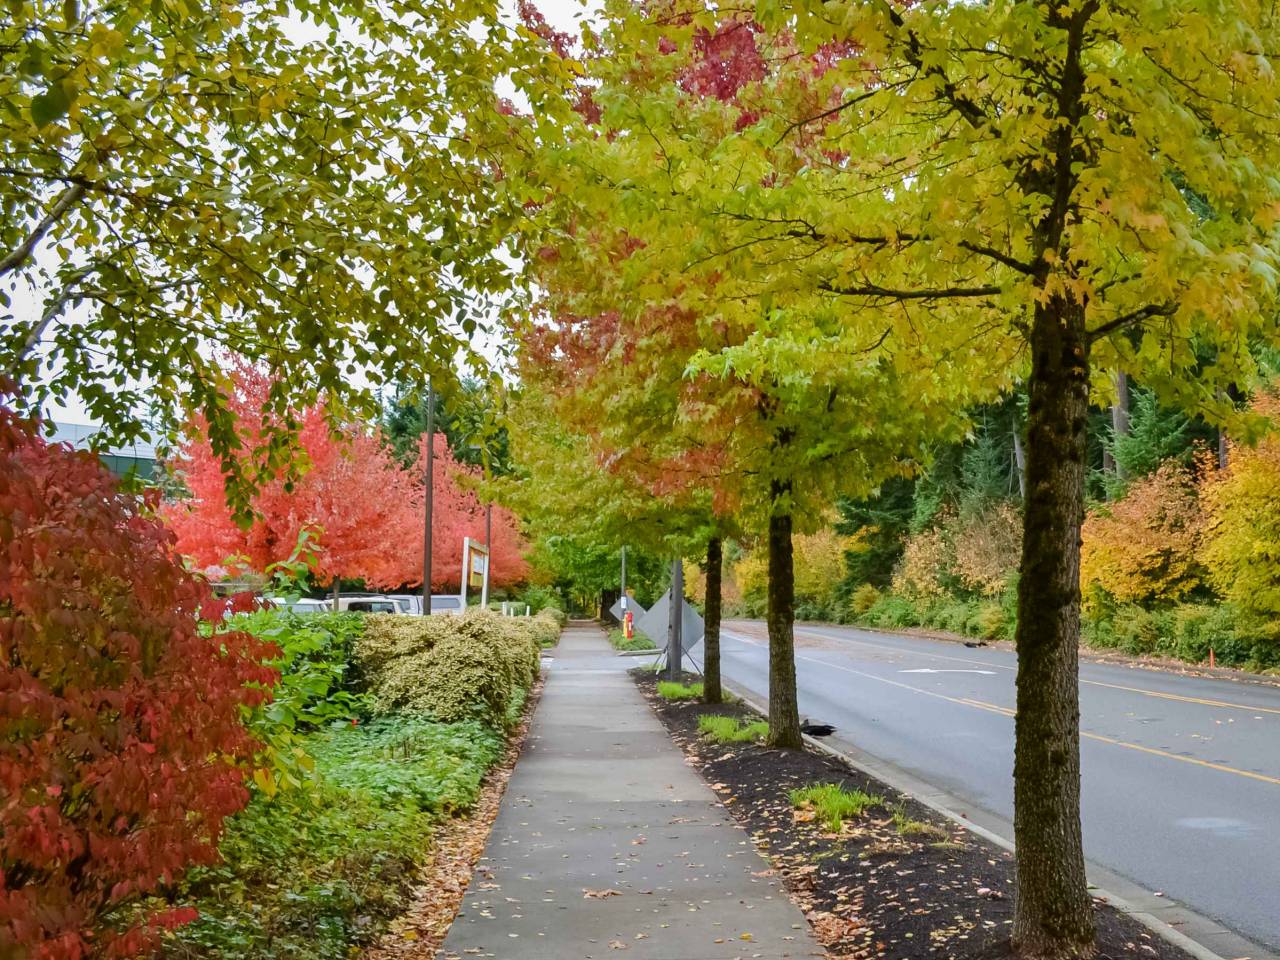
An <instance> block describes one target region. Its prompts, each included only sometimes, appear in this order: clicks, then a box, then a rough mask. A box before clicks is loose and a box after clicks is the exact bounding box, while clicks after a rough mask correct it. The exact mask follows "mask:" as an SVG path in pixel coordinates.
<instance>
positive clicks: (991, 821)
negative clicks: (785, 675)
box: [721, 680, 1280, 960]
mask: <svg viewBox="0 0 1280 960" xmlns="http://www.w3.org/2000/svg"><path fill="white" fill-rule="evenodd" d="M721 683H722V684H723V686H724V688H725V689H726V690H728V691H729V692H731V693H732V694H733V695H734V696H736V697H738V698H739V699H740V700H741V701H742V702H743V703H744V704H746V705H747V706H748V707H750V708H751V709H753V710H755V711H756V712H757V713H759V714H761V715H762V716H768V715H769V707H768V705H767V704H762V703H760V701H759V700H757V699H756V697H755V695H754V694H751V693H748V692H747V691H746V690H744V689H743V688H742V687H739V686H737V685H736V684H732V683H725V682H724V681H723V680H722V681H721ZM804 741H805V743H806V744H807V745H808V746H810V747H812V748H813V749H814V750H816V751H818V752H820V753H825V754H827V755H828V756H831V757H834V758H836V759H838V760H841V761H843V762H844V763H847V764H848V765H849V766H851V767H853V769H855V770H858V771H859V772H861V773H864V774H866V775H867V776H869V777H874V778H875V779H877V780H879V781H880V782H881V783H883V784H885V785H886V786H888V787H892V788H893V789H894V790H897V791H898V792H899V793H903V794H906V795H907V796H909V797H911V798H913V799H914V800H916V801H918V802H920V803H922V804H924V805H925V806H926V807H928V808H929V809H930V810H933V811H934V812H935V813H938V814H941V815H942V816H944V817H946V818H947V819H948V820H951V821H952V822H953V823H956V824H958V825H959V826H961V827H964V829H966V830H968V831H969V832H970V833H973V834H976V835H977V836H979V837H981V838H982V839H984V840H987V841H988V842H990V843H993V844H995V845H996V846H998V847H1000V848H1002V849H1004V850H1008V851H1011V852H1012V850H1013V839H1012V837H1013V825H1012V824H1010V823H1009V822H1008V821H1006V820H1003V819H1002V818H1000V817H997V816H994V815H991V814H987V813H985V812H982V811H976V810H971V811H970V812H962V811H963V810H965V809H967V808H970V807H971V806H972V805H971V804H967V803H965V802H964V801H963V800H961V799H959V798H958V797H955V796H952V795H951V794H949V793H946V792H945V791H942V790H938V789H937V788H936V787H933V786H931V785H929V784H928V783H926V782H925V781H923V780H921V779H919V778H918V777H916V776H914V775H913V774H911V773H908V772H907V771H905V770H902V769H900V768H898V767H896V766H894V765H893V764H891V763H887V762H885V761H883V760H879V759H877V758H874V757H871V756H868V755H866V754H863V753H861V752H860V751H859V752H858V754H857V755H854V754H853V753H850V752H846V751H845V750H841V749H837V748H836V747H833V746H831V745H829V744H826V743H823V742H822V741H820V740H818V739H816V738H815V737H810V736H805V738H804ZM849 749H850V750H855V751H856V749H857V748H856V747H853V745H852V744H850V745H849ZM979 821H980V822H979ZM1086 867H1087V868H1088V873H1089V887H1090V890H1091V892H1092V894H1093V895H1094V896H1095V897H1098V898H1100V899H1103V900H1105V901H1107V903H1109V904H1111V905H1112V906H1113V907H1115V908H1116V909H1117V910H1119V911H1120V912H1121V913H1127V914H1129V915H1130V916H1131V917H1133V918H1134V919H1135V920H1137V921H1138V922H1139V923H1141V924H1142V925H1143V926H1144V927H1146V928H1147V929H1148V930H1150V931H1151V932H1152V933H1154V934H1156V936H1158V937H1160V938H1161V939H1162V940H1165V941H1166V942H1168V943H1170V944H1172V945H1173V946H1175V947H1179V948H1181V949H1183V950H1185V951H1186V952H1187V953H1189V954H1191V956H1193V957H1195V958H1196V960H1280V955H1278V954H1275V953H1272V952H1271V951H1269V950H1267V949H1265V948H1264V947H1262V946H1261V945H1259V944H1256V943H1254V942H1252V941H1250V940H1247V939H1245V938H1244V937H1242V936H1240V935H1239V934H1237V933H1233V932H1232V931H1230V930H1228V929H1227V928H1226V927H1224V926H1222V925H1221V924H1220V923H1218V922H1217V921H1216V920H1212V919H1210V918H1209V917H1206V916H1204V915H1202V914H1199V913H1196V912H1195V911H1194V910H1191V909H1189V908H1188V907H1185V906H1183V905H1182V904H1180V903H1177V902H1175V901H1171V900H1170V899H1169V898H1168V897H1157V896H1156V895H1155V893H1154V892H1152V891H1150V890H1147V889H1145V888H1143V887H1141V886H1139V885H1138V884H1136V883H1134V882H1133V881H1131V880H1127V879H1125V878H1124V877H1122V876H1120V875H1119V874H1117V873H1115V872H1113V871H1111V870H1108V869H1107V868H1105V867H1103V866H1101V865H1099V864H1095V863H1092V862H1090V863H1087V864H1086ZM1116 891H1120V892H1116ZM1179 927H1181V928H1184V929H1185V930H1187V931H1188V932H1187V933H1184V932H1183V930H1181V929H1178V928H1179Z"/></svg>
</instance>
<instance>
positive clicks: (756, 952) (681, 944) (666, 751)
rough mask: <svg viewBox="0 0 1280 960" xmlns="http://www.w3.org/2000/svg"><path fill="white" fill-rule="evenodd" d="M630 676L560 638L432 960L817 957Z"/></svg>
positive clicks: (615, 661)
mask: <svg viewBox="0 0 1280 960" xmlns="http://www.w3.org/2000/svg"><path fill="white" fill-rule="evenodd" d="M632 663H634V661H633V660H631V659H629V658H625V657H616V656H615V655H614V654H613V651H612V650H610V648H609V646H608V641H607V640H606V637H605V634H604V632H603V631H602V630H601V629H600V628H599V627H597V626H594V625H589V626H583V625H578V626H571V627H570V628H569V629H568V630H566V632H565V633H564V636H563V637H562V639H561V642H560V646H559V649H558V650H557V654H556V659H555V662H554V664H553V665H552V667H551V669H550V672H549V675H548V679H547V682H546V687H545V689H544V692H543V695H542V700H541V703H540V705H539V707H538V711H537V713H536V714H535V716H534V719H533V725H532V728H531V731H530V734H529V739H528V741H527V745H526V748H525V752H524V755H523V756H522V757H521V759H520V762H519V764H518V765H517V767H516V770H515V773H514V775H513V776H512V779H511V782H510V784H509V786H508V789H507V793H506V796H505V797H504V799H503V802H502V806H501V809H500V811H499V814H498V819H497V821H496V822H495V824H494V829H493V833H492V835H491V836H490V838H489V843H488V846H487V848H486V850H485V855H484V857H483V859H482V860H481V862H480V865H479V866H478V867H477V870H476V873H475V876H474V877H473V878H472V881H471V885H470V887H469V888H468V890H467V894H466V896H465V898H464V901H463V908H462V911H461V913H460V914H459V916H458V918H457V919H456V920H455V921H454V924H453V927H452V929H451V930H450V931H449V936H448V938H447V939H446V941H445V944H444V948H443V950H442V951H441V954H440V956H441V957H449V958H464V957H475V956H482V957H492V958H500V960H585V958H601V957H626V958H629V960H659V958H661V960H685V958H697V960H731V958H737V957H759V958H764V960H782V958H792V957H795V958H800V957H817V956H821V952H820V951H819V950H818V949H817V947H816V945H815V944H814V942H813V940H812V939H811V937H810V934H809V930H808V925H807V924H806V923H805V922H804V917H803V916H802V915H801V913H800V911H799V910H797V909H796V907H795V906H794V905H793V904H792V903H791V902H790V901H789V900H788V899H787V896H786V893H785V892H784V891H783V890H782V889H781V887H780V886H779V885H778V882H777V880H776V879H773V878H772V876H771V871H770V870H769V869H768V867H767V864H766V863H765V862H764V861H762V860H761V859H760V857H759V856H758V854H757V853H756V852H755V850H754V849H753V847H752V844H751V842H750V841H749V839H748V838H747V836H746V835H745V834H744V833H743V832H742V831H741V830H740V829H739V828H738V827H737V826H736V825H735V824H734V823H733V821H732V820H731V819H730V818H729V817H728V815H727V814H726V813H725V811H724V809H723V807H722V806H721V805H720V804H719V803H718V802H717V801H716V798H715V795H714V794H713V793H712V792H711V791H710V790H709V789H708V788H707V786H706V785H705V784H704V783H702V781H701V780H700V779H699V778H698V776H697V775H696V774H695V773H694V772H693V771H691V770H690V769H689V768H688V767H687V766H686V765H685V763H684V760H683V757H682V756H681V754H680V751H679V750H678V749H676V748H675V747H674V746H673V745H672V743H671V741H670V740H669V739H668V737H667V735H666V734H665V733H664V732H663V730H662V727H661V725H660V724H659V723H658V722H657V721H656V719H655V718H654V717H653V715H652V713H651V712H650V711H649V709H648V707H647V706H646V705H645V702H644V699H643V698H642V697H641V696H640V694H639V692H638V691H637V690H636V689H635V686H634V685H633V684H632V682H631V680H630V679H629V678H628V676H627V673H626V670H627V668H628V666H630V665H631V664H632ZM621 951H626V952H625V953H622V952H621Z"/></svg>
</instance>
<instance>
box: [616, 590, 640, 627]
mask: <svg viewBox="0 0 1280 960" xmlns="http://www.w3.org/2000/svg"><path fill="white" fill-rule="evenodd" d="M627 610H630V611H631V618H632V619H633V620H634V621H635V623H636V625H637V626H638V625H639V624H640V620H641V619H642V618H643V617H644V615H645V609H644V607H642V606H640V604H638V603H636V598H635V597H627ZM609 612H610V613H611V614H613V618H614V619H615V620H617V621H618V622H619V623H621V622H622V614H623V613H624V611H623V609H622V601H621V600H620V599H619V600H615V601H613V606H612V607H610V608H609Z"/></svg>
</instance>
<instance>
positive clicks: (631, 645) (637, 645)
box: [609, 627, 658, 650]
mask: <svg viewBox="0 0 1280 960" xmlns="http://www.w3.org/2000/svg"><path fill="white" fill-rule="evenodd" d="M609 643H610V645H611V646H612V647H613V649H615V650H657V649H658V648H657V647H656V646H654V644H653V641H652V640H650V639H649V638H648V637H646V636H645V635H644V634H643V633H641V632H640V631H638V630H637V631H636V632H635V633H634V634H633V635H632V637H631V639H630V640H628V639H627V638H626V635H625V634H623V632H622V630H621V629H620V628H619V627H614V628H613V629H612V630H610V631H609Z"/></svg>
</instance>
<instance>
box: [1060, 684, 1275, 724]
mask: <svg viewBox="0 0 1280 960" xmlns="http://www.w3.org/2000/svg"><path fill="white" fill-rule="evenodd" d="M1080 682H1081V683H1087V684H1089V685H1090V686H1093V687H1110V688H1111V689H1112V690H1125V691H1128V692H1129V693H1140V694H1142V695H1143V696H1147V697H1159V698H1160V699H1161V700H1179V701H1181V702H1182V703H1198V704H1201V705H1202V706H1206V707H1224V708H1230V709H1232V710H1252V711H1253V712H1254V713H1274V714H1276V715H1277V716H1280V708H1277V707H1251V706H1249V705H1248V704H1246V703H1232V702H1231V701H1229V700H1207V699H1204V698H1202V697H1186V696H1183V695H1182V694H1180V693H1162V692H1161V691H1159V690H1144V689H1143V688H1142V687H1126V686H1123V685H1122V684H1119V683H1104V682H1103V681H1101V680H1081V681H1080Z"/></svg>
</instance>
